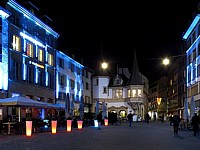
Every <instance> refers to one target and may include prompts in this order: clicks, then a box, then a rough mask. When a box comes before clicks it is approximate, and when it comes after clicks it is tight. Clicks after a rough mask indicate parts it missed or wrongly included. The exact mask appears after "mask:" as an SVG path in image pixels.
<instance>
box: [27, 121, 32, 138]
mask: <svg viewBox="0 0 200 150" xmlns="http://www.w3.org/2000/svg"><path fill="white" fill-rule="evenodd" d="M31 135H32V121H26V136H31Z"/></svg>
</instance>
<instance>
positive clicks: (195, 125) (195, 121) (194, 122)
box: [192, 113, 199, 136]
mask: <svg viewBox="0 0 200 150" xmlns="http://www.w3.org/2000/svg"><path fill="white" fill-rule="evenodd" d="M192 127H193V131H194V136H196V135H197V134H199V117H198V116H197V113H194V116H193V117H192Z"/></svg>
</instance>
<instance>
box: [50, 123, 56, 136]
mask: <svg viewBox="0 0 200 150" xmlns="http://www.w3.org/2000/svg"><path fill="white" fill-rule="evenodd" d="M56 130H57V120H52V121H51V133H52V134H55V133H56Z"/></svg>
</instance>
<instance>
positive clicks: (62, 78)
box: [59, 74, 66, 86]
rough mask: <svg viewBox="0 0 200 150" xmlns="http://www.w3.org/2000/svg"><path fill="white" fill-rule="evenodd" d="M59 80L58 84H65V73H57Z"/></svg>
mask: <svg viewBox="0 0 200 150" xmlns="http://www.w3.org/2000/svg"><path fill="white" fill-rule="evenodd" d="M59 80H60V82H59V84H60V85H61V86H66V75H64V74H60V75H59Z"/></svg>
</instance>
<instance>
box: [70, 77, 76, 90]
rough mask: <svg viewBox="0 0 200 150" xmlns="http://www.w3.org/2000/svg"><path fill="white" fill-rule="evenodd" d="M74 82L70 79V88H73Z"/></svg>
mask: <svg viewBox="0 0 200 150" xmlns="http://www.w3.org/2000/svg"><path fill="white" fill-rule="evenodd" d="M74 87H75V84H74V80H72V79H70V88H71V89H74Z"/></svg>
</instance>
